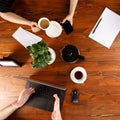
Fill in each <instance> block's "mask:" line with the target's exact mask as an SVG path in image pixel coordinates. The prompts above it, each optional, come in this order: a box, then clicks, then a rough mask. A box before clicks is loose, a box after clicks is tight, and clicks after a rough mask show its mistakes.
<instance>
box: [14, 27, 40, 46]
mask: <svg viewBox="0 0 120 120" xmlns="http://www.w3.org/2000/svg"><path fill="white" fill-rule="evenodd" d="M12 36H13V37H14V38H15V39H16V40H17V41H18V42H19V43H20V44H22V45H23V46H24V47H25V48H26V47H27V46H30V45H32V44H34V43H37V42H39V41H41V40H42V38H41V37H39V36H37V35H35V34H33V33H31V32H28V31H27V30H24V29H23V28H21V27H19V28H18V29H17V30H16V32H15V33H14V34H13V35H12Z"/></svg>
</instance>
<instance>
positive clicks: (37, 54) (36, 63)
mask: <svg viewBox="0 0 120 120" xmlns="http://www.w3.org/2000/svg"><path fill="white" fill-rule="evenodd" d="M27 50H28V51H29V53H30V55H31V56H32V58H33V61H32V62H31V65H32V67H33V68H41V67H44V66H47V65H49V64H52V63H53V62H54V60H55V58H56V54H55V52H54V50H53V49H52V48H50V47H48V46H47V44H46V43H45V42H44V41H43V40H41V41H39V42H37V43H35V44H32V45H31V46H27Z"/></svg>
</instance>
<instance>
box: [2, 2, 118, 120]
mask: <svg viewBox="0 0 120 120" xmlns="http://www.w3.org/2000/svg"><path fill="white" fill-rule="evenodd" d="M17 4H19V5H17ZM15 5H17V6H15ZM15 5H14V7H13V9H14V10H15V11H16V13H18V14H20V15H22V16H23V17H26V18H28V19H31V20H35V21H37V20H38V19H39V18H40V17H43V16H45V17H48V18H49V19H50V20H57V21H61V20H62V19H63V18H64V17H65V16H66V15H67V12H68V8H69V0H52V1H50V0H45V1H43V0H42V1H38V0H34V2H33V0H18V1H17V2H16V3H15ZM105 7H108V8H110V9H111V10H113V11H115V12H116V13H118V14H120V1H119V0H93V1H90V0H87V1H85V0H79V2H78V5H77V9H76V12H75V16H74V25H73V26H74V32H73V33H71V34H70V35H66V34H65V32H64V31H63V33H62V35H61V36H60V37H58V38H55V39H52V38H49V37H47V36H46V35H45V33H44V31H42V30H41V31H40V32H38V33H36V35H38V36H41V37H42V38H43V39H44V41H45V42H47V43H48V46H50V47H52V48H53V49H54V50H55V52H56V55H57V58H56V61H55V62H54V64H52V65H49V66H47V67H45V68H42V69H38V70H36V69H33V68H31V66H30V62H31V60H32V59H31V57H30V56H29V54H28V52H27V51H26V49H25V48H24V47H23V46H22V45H20V44H19V43H18V42H17V41H16V40H15V39H14V38H12V34H13V33H14V32H15V31H16V29H17V28H18V27H19V26H21V25H17V24H12V23H9V22H7V21H5V20H3V19H1V18H0V26H1V27H0V57H3V56H10V57H11V58H14V59H15V60H17V61H18V62H20V63H22V64H23V66H22V67H20V68H7V67H0V109H1V108H3V107H5V106H6V105H8V104H10V103H11V102H12V101H14V100H16V98H17V96H18V94H19V92H20V91H21V90H22V89H23V88H24V86H25V81H23V80H20V79H18V78H15V77H14V76H22V77H29V78H32V79H35V80H38V81H44V82H48V83H52V84H56V85H61V86H64V87H66V88H67V93H66V96H65V100H64V104H63V108H62V111H61V113H62V117H63V120H119V119H120V34H119V35H118V36H117V38H116V40H115V41H114V43H113V44H112V47H111V48H110V49H107V48H105V47H103V46H102V45H100V44H98V43H97V42H95V41H93V40H91V39H90V38H88V35H89V33H90V31H91V29H92V28H93V26H94V25H95V23H96V21H97V19H98V18H99V16H100V15H101V13H102V11H103V10H104V8H105ZM22 27H23V28H24V29H26V30H29V31H31V30H30V28H29V27H27V26H22ZM68 44H72V45H75V46H76V47H77V48H78V49H79V50H80V52H81V54H82V55H84V56H85V58H86V60H85V61H82V62H77V63H74V64H69V63H66V62H64V61H63V60H62V58H61V55H60V50H61V49H62V48H63V47H64V46H65V45H68ZM76 66H82V67H84V68H85V69H86V71H87V74H88V77H87V80H86V82H85V83H84V84H75V83H73V82H72V81H71V80H70V77H69V74H70V71H71V70H72V69H73V68H74V67H76ZM74 88H76V89H78V90H79V92H80V96H79V103H78V104H73V103H71V95H70V94H71V91H72V90H73V89H74ZM50 117H51V113H50V112H47V111H44V110H41V109H37V108H32V107H30V106H26V105H25V106H23V107H22V108H21V109H19V110H18V111H16V112H15V113H14V114H12V115H11V116H10V117H9V118H8V120H50Z"/></svg>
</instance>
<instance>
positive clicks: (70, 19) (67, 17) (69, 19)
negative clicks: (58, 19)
mask: <svg viewBox="0 0 120 120" xmlns="http://www.w3.org/2000/svg"><path fill="white" fill-rule="evenodd" d="M66 20H68V21H69V22H70V23H71V25H73V16H72V15H70V14H68V15H67V16H66V17H65V18H64V19H63V21H62V23H64V22H65V21H66Z"/></svg>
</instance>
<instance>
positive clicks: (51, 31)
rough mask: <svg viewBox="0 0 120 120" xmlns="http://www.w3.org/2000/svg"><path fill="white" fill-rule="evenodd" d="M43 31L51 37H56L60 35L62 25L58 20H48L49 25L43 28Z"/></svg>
mask: <svg viewBox="0 0 120 120" xmlns="http://www.w3.org/2000/svg"><path fill="white" fill-rule="evenodd" d="M45 33H46V34H47V36H49V37H51V38H56V37H58V36H60V35H61V33H62V27H61V25H60V24H59V23H58V22H56V21H50V27H48V29H46V30H45Z"/></svg>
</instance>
